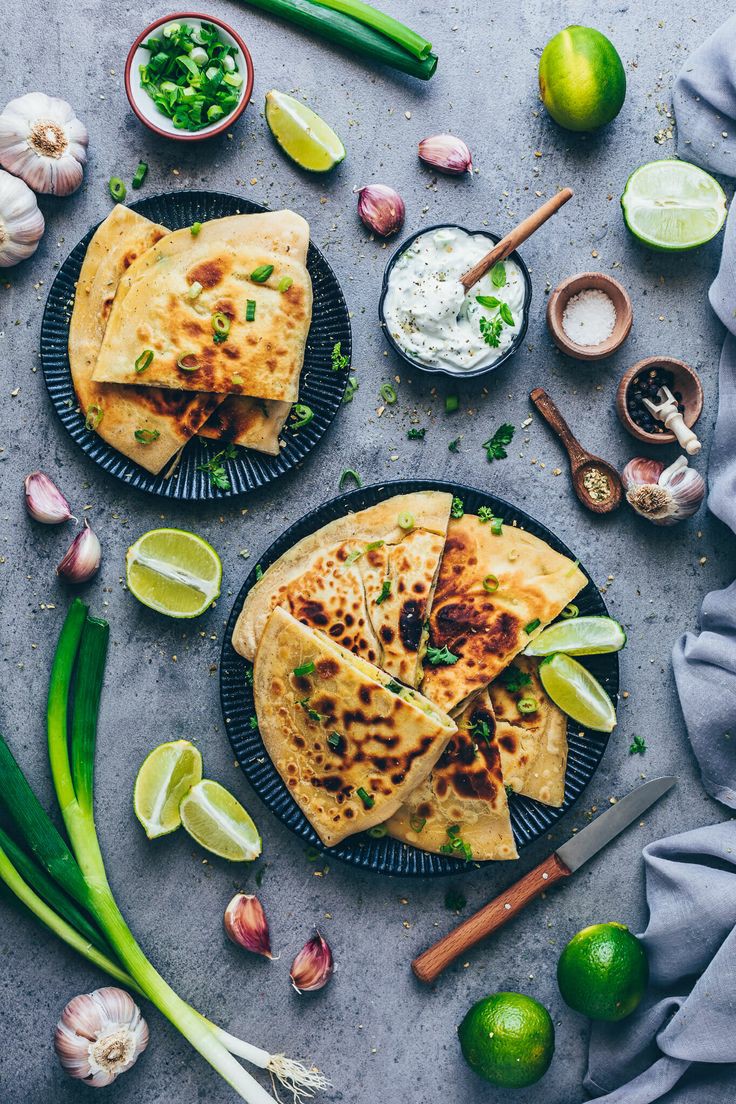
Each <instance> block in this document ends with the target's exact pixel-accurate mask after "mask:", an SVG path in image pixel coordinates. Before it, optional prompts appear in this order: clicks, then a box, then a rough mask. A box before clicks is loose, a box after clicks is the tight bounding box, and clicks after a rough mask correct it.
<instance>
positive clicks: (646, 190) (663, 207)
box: [621, 161, 726, 251]
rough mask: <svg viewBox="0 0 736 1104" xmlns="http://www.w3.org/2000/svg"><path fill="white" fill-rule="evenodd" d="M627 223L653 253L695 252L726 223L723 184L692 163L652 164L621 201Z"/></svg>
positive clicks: (641, 170) (629, 185)
mask: <svg viewBox="0 0 736 1104" xmlns="http://www.w3.org/2000/svg"><path fill="white" fill-rule="evenodd" d="M621 206H622V207H623V212H624V221H625V223H626V225H627V226H628V228H629V230H630V231H631V233H632V234H633V235H634V237H636V238H638V239H639V241H641V242H643V243H644V244H645V245H649V246H651V247H652V249H666V250H672V251H676V250H682V249H693V248H694V247H695V246H696V245H703V243H704V242H707V241H710V239H711V238H712V237H714V236H715V235H716V234H717V233H718V231H719V230H720V229H721V227H722V226H723V223H724V221H725V219H726V194H725V192H724V191H723V188H722V187H721V186H720V184H719V183H718V181H717V180H714V179H713V177H712V176H710V175H709V174H708V173H707V172H703V170H702V169H699V168H698V167H697V165H691V164H689V163H688V162H687V161H650V162H649V164H648V165H642V166H641V168H639V169H636V171H635V172H633V173H632V174H631V176H630V177H629V179H628V180H627V182H626V187H625V189H624V194H623V195H622V196H621Z"/></svg>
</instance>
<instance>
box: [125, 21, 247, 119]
mask: <svg viewBox="0 0 736 1104" xmlns="http://www.w3.org/2000/svg"><path fill="white" fill-rule="evenodd" d="M252 87H253V66H252V62H251V59H250V55H249V53H248V50H247V47H246V46H245V44H244V43H243V42H242V40H241V38H240V37H239V36H238V35H237V34H236V32H235V31H233V30H232V29H231V28H229V27H228V26H227V25H226V24H224V23H220V21H219V20H207V19H201V18H199V17H197V16H191V17H189V18H183V19H182V20H181V21H172V20H171V19H168V20H167V19H162V20H159V21H158V22H157V23H155V24H152V25H151V27H149V28H148V29H147V30H146V31H145V32H143V34H142V35H141V36H140V37H139V38H138V39H137V40H136V42H135V43H134V45H133V47H132V49H131V51H130V53H129V55H128V60H127V63H126V91H127V93H128V99H129V100H130V104H131V107H132V108H133V110H134V111H135V113H136V114H137V115H138V117H139V118H140V119H141V121H142V122H144V123H146V125H147V126H149V127H151V129H152V130H155V131H157V132H158V133H163V134H165V135H167V136H174V137H175V136H180V137H185V138H186V137H188V138H192V137H205V136H207V134H210V133H213V131H216V130H217V131H219V130H221V129H223V128H224V127H225V126H227V125H229V124H230V122H232V121H234V118H237V116H238V115H240V113H241V112H242V111H243V109H244V108H245V105H246V104H247V102H248V100H249V98H250V93H251V91H252Z"/></svg>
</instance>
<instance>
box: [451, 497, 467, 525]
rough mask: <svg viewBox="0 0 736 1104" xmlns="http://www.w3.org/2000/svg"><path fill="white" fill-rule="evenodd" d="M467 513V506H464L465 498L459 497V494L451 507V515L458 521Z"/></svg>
mask: <svg viewBox="0 0 736 1104" xmlns="http://www.w3.org/2000/svg"><path fill="white" fill-rule="evenodd" d="M464 513H465V507H464V506H463V500H462V499H461V498H458V497H457V495H455V497H454V498H453V500H452V506H451V507H450V517H453V518H455V520H456V521H457V520H458V519H459V518H461V517H462V516H463V514H464Z"/></svg>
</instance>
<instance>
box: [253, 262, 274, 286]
mask: <svg viewBox="0 0 736 1104" xmlns="http://www.w3.org/2000/svg"><path fill="white" fill-rule="evenodd" d="M272 272H273V265H270V264H264V265H259V266H258V268H254V269H253V271H252V272H251V274H250V278H251V280H252V281H253V283H254V284H265V282H266V280H267V279H268V277H269V276H270V275H271V273H272Z"/></svg>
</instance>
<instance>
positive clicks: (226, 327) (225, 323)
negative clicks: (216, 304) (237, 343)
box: [211, 311, 230, 345]
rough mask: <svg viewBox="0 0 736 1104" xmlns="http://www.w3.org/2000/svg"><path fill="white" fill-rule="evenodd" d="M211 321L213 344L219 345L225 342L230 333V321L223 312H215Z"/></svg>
mask: <svg viewBox="0 0 736 1104" xmlns="http://www.w3.org/2000/svg"><path fill="white" fill-rule="evenodd" d="M211 321H212V333H213V334H214V342H215V344H216V345H221V344H222V342H223V341H227V337H228V334H229V333H230V319H229V318H228V316H227V315H226V314H225V313H224V312H223V311H215V313H214V314H213V315H212V319H211Z"/></svg>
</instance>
